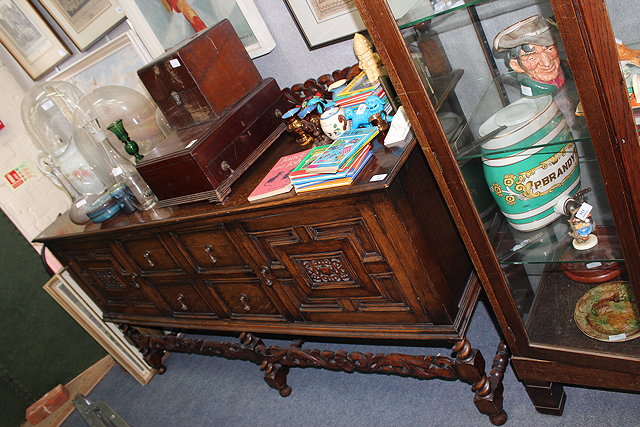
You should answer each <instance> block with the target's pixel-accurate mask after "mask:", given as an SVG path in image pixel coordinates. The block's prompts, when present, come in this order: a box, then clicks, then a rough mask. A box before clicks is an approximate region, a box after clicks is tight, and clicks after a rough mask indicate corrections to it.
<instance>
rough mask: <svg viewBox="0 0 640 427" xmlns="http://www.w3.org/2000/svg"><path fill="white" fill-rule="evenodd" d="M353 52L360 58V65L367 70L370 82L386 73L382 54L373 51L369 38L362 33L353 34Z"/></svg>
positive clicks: (363, 69)
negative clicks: (381, 59) (381, 58)
mask: <svg viewBox="0 0 640 427" xmlns="http://www.w3.org/2000/svg"><path fill="white" fill-rule="evenodd" d="M353 53H355V55H356V58H358V66H359V67H360V69H361V70H362V71H364V72H365V74H366V75H367V79H368V80H369V82H370V83H374V82H375V81H376V80H378V78H379V77H380V76H382V75H384V74H385V73H384V71H383V69H382V64H381V62H380V55H378V54H377V53H375V52H374V51H373V48H372V47H371V43H369V40H367V38H366V37H365V36H363V35H362V34H360V33H356V34H355V35H354V36H353Z"/></svg>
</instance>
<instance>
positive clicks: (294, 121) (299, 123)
mask: <svg viewBox="0 0 640 427" xmlns="http://www.w3.org/2000/svg"><path fill="white" fill-rule="evenodd" d="M299 111H300V107H295V108H292V109H290V110H289V111H287V112H286V113H284V114H282V116H281V118H282V120H283V121H284V122H285V124H286V125H287V132H289V133H291V134H293V135H294V136H295V137H296V142H297V143H298V144H299V145H301V146H305V145H308V144H312V143H313V142H314V137H313V130H314V129H313V125H312V124H311V123H309V122H308V121H306V120H303V119H301V118H299V117H298V113H299ZM278 113H279V112H276V115H279V114H278Z"/></svg>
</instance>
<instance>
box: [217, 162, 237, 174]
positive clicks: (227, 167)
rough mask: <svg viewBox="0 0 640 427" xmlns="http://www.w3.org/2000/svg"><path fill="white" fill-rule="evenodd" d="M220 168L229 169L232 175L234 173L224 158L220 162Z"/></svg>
mask: <svg viewBox="0 0 640 427" xmlns="http://www.w3.org/2000/svg"><path fill="white" fill-rule="evenodd" d="M220 168H221V169H222V170H223V171H229V173H230V174H232V175H233V174H234V173H235V170H233V169H231V165H230V164H229V162H227V161H226V160H223V161H222V163H220Z"/></svg>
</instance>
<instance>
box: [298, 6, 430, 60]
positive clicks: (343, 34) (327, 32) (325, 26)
mask: <svg viewBox="0 0 640 427" xmlns="http://www.w3.org/2000/svg"><path fill="white" fill-rule="evenodd" d="M422 1H423V0H422ZM420 2H421V0H394V1H390V2H389V6H390V7H391V10H392V12H393V15H394V16H395V17H396V19H398V18H400V17H401V16H403V15H404V14H405V13H407V12H408V11H409V10H410V9H411V8H412V7H414V6H415V5H416V4H418V3H420ZM285 3H286V4H287V6H288V7H289V11H290V12H291V15H292V16H293V18H294V19H295V21H296V24H297V25H298V28H299V29H300V32H301V33H302V36H303V37H304V41H305V42H306V43H307V46H308V47H309V49H317V48H319V47H322V46H326V45H328V44H331V43H336V42H338V41H341V40H344V39H346V38H348V37H349V36H351V35H352V34H353V33H357V32H360V31H364V30H365V27H364V24H363V23H362V19H361V18H360V14H359V13H358V10H357V8H356V5H355V3H354V1H353V0H285Z"/></svg>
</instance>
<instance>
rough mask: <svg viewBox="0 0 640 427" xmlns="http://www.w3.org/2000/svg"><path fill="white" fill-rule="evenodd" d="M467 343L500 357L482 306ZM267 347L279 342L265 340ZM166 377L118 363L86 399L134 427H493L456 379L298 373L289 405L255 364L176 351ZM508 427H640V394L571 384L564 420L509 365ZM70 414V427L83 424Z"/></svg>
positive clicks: (390, 349) (397, 349) (292, 380)
mask: <svg viewBox="0 0 640 427" xmlns="http://www.w3.org/2000/svg"><path fill="white" fill-rule="evenodd" d="M468 337H469V340H470V341H471V343H472V344H473V345H474V346H475V347H477V348H479V349H480V350H481V351H482V353H483V355H484V356H485V359H487V360H489V363H490V360H491V359H492V358H493V354H494V353H495V350H496V347H497V344H498V341H499V338H498V333H497V332H496V329H495V327H494V325H493V323H492V322H491V321H490V319H489V316H488V314H487V311H486V309H485V307H484V306H483V304H479V305H478V308H477V309H476V312H475V314H474V316H473V319H472V321H471V325H470V327H469V332H468ZM265 342H266V343H267V344H270V343H279V342H275V341H269V340H266V341H265ZM305 347H306V348H311V347H313V348H322V349H338V348H346V349H347V350H352V351H370V350H374V351H376V349H377V351H383V352H385V353H390V352H404V353H408V354H421V353H426V354H437V353H438V352H441V353H442V354H443V355H449V354H450V351H449V350H448V349H432V348H427V349H425V350H424V352H421V349H420V348H414V347H412V348H400V347H380V346H377V347H373V346H362V345H360V346H345V345H336V344H320V343H307V344H305ZM166 365H167V372H166V373H165V374H164V375H156V376H155V378H154V379H153V380H152V381H151V382H150V383H149V384H148V385H146V386H144V387H143V386H141V385H139V384H138V383H137V382H136V381H135V380H134V379H133V378H131V377H130V376H129V375H128V374H127V373H126V372H125V371H124V370H123V369H121V368H120V367H118V366H116V367H115V368H113V369H112V370H111V371H110V372H109V373H108V374H107V375H106V376H105V378H104V379H103V380H102V381H101V382H100V383H99V384H98V386H97V387H96V388H95V389H94V390H93V391H92V392H91V394H90V395H89V398H90V399H92V400H94V401H105V402H107V403H108V404H109V405H110V406H111V407H112V408H113V409H115V410H116V411H117V412H118V413H119V414H120V415H121V416H122V417H123V418H124V419H125V420H127V422H129V424H131V425H132V426H135V427H145V426H149V427H151V426H193V427H196V426H265V427H267V426H284V425H296V426H327V425H332V426H422V427H424V426H491V423H490V422H489V420H488V418H487V417H486V416H484V415H481V414H480V413H479V412H478V411H477V410H476V407H475V405H474V404H473V401H472V400H473V393H472V392H471V388H470V386H469V385H467V384H465V383H462V382H459V381H451V382H450V381H442V380H417V379H413V378H403V377H396V376H387V375H373V374H359V373H353V374H346V373H342V372H332V371H326V370H320V369H313V368H305V369H300V368H293V369H291V371H290V373H289V377H288V384H289V385H291V387H292V388H293V393H292V394H291V396H289V397H287V398H282V397H280V396H279V395H278V393H277V391H275V390H273V389H271V388H269V387H268V386H267V385H266V384H265V383H264V381H263V380H262V372H261V371H260V369H259V368H258V366H256V365H254V364H253V363H251V362H246V361H235V360H227V359H222V358H216V357H206V356H197V355H185V354H177V353H176V354H172V355H171V356H170V357H169V358H168V359H167V363H166ZM504 388H505V393H504V407H505V410H506V411H507V413H508V414H509V421H507V424H506V425H507V426H509V425H511V426H536V427H537V426H581V427H590V426H593V427H596V426H597V427H601V426H621V425H624V426H639V425H640V405H638V404H639V403H640V400H639V396H638V395H637V394H632V393H619V392H612V391H605V390H594V389H585V388H577V387H565V391H566V393H567V402H566V405H565V411H564V415H563V416H562V417H555V416H551V415H542V414H539V413H537V412H536V410H535V409H534V407H533V405H532V404H531V402H530V400H529V398H528V396H527V394H526V392H525V389H524V387H523V386H522V384H521V383H520V382H518V380H517V379H516V378H515V376H514V373H513V371H512V370H511V368H509V369H508V370H507V373H506V375H505V381H504ZM84 425H85V423H84V421H83V420H82V418H81V417H80V416H79V415H78V414H77V413H75V412H74V413H73V414H72V415H71V416H70V417H69V418H68V419H67V421H66V422H65V423H64V424H63V426H64V427H73V426H84Z"/></svg>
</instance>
